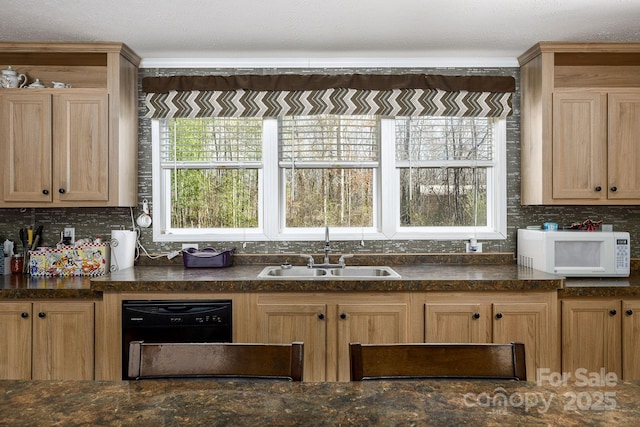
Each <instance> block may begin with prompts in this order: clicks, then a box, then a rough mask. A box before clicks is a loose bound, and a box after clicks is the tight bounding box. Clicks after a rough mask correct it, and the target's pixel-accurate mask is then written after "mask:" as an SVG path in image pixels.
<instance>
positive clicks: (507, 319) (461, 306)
mask: <svg viewBox="0 0 640 427" xmlns="http://www.w3.org/2000/svg"><path fill="white" fill-rule="evenodd" d="M424 313H425V317H424V331H425V335H424V336H425V342H434V343H435V342H452V343H463V342H478V343H491V342H493V343H509V342H512V341H513V342H522V343H524V345H525V358H526V362H527V379H528V380H529V381H535V380H536V375H537V369H539V368H546V369H550V370H551V371H552V372H558V371H559V369H560V360H559V354H560V349H559V339H558V332H557V318H558V317H557V297H556V293H555V292H539V293H524V294H523V293H518V294H511V293H490V292H484V293H471V292H465V293H430V294H426V295H425V302H424Z"/></svg>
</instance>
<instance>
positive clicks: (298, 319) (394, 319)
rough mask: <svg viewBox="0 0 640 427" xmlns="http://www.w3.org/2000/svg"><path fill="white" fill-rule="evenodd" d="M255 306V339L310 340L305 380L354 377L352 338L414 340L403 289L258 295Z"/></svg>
mask: <svg viewBox="0 0 640 427" xmlns="http://www.w3.org/2000/svg"><path fill="white" fill-rule="evenodd" d="M301 301H304V302H301ZM251 305H252V310H249V312H250V313H253V316H252V319H251V321H250V324H251V326H252V327H250V330H251V331H252V333H253V336H251V339H252V340H253V341H256V342H271V343H287V342H292V341H302V342H304V359H305V361H304V380H305V381H349V380H350V364H349V343H350V342H361V343H396V342H408V341H410V334H409V330H410V310H409V296H408V295H407V294H403V293H395V294H363V293H358V294H289V293H287V294H256V295H253V296H252V302H251Z"/></svg>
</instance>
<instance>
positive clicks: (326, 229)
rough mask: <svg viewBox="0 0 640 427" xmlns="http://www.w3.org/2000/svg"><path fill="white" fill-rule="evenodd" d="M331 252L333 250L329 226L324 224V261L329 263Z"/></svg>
mask: <svg viewBox="0 0 640 427" xmlns="http://www.w3.org/2000/svg"><path fill="white" fill-rule="evenodd" d="M329 252H331V245H330V244H329V226H328V225H325V226H324V263H325V264H329Z"/></svg>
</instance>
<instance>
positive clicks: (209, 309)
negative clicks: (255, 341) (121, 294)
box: [122, 300, 233, 379]
mask: <svg viewBox="0 0 640 427" xmlns="http://www.w3.org/2000/svg"><path fill="white" fill-rule="evenodd" d="M232 331H233V329H232V318H231V300H124V301H122V379H127V371H128V367H129V343H130V342H131V341H146V342H153V343H165V342H231V341H232Z"/></svg>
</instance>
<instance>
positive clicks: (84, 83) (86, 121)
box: [0, 42, 140, 208]
mask: <svg viewBox="0 0 640 427" xmlns="http://www.w3.org/2000/svg"><path fill="white" fill-rule="evenodd" d="M139 63H140V58H139V57H138V56H137V55H136V54H135V53H133V52H132V51H131V50H130V49H129V48H128V47H127V46H126V45H124V44H122V43H89V44H87V43H18V42H16V43H0V69H6V68H7V67H8V66H11V67H12V68H13V70H15V71H16V72H18V73H20V74H25V75H26V76H27V78H28V81H27V85H29V84H31V83H33V82H34V81H35V80H36V79H38V80H39V81H40V82H41V83H43V84H44V85H45V86H46V87H45V88H33V87H28V88H27V87H24V88H11V89H7V88H3V89H0V153H1V158H2V160H1V162H2V174H3V179H2V188H0V195H1V196H2V197H0V207H20V208H22V207H61V206H66V207H72V206H76V207H81V206H86V207H90V206H135V205H136V204H137V194H138V188H137V175H138V174H137V158H138V105H137V102H138V96H137V91H138V87H137V86H138V84H137V74H138V64H139ZM54 81H55V82H62V83H64V84H66V86H67V87H63V88H52V86H53V82H54Z"/></svg>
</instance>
